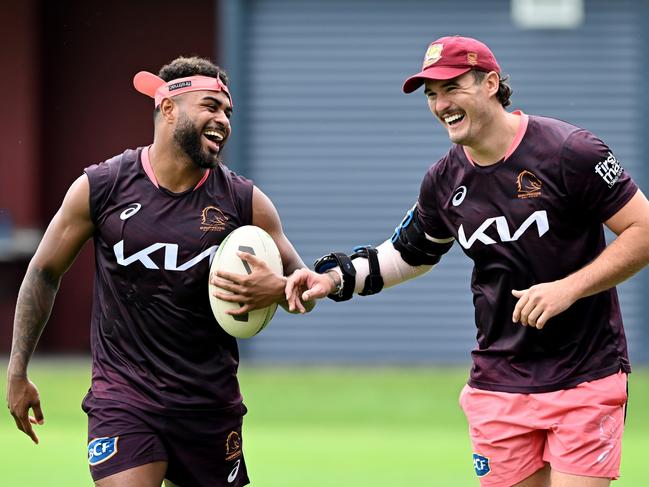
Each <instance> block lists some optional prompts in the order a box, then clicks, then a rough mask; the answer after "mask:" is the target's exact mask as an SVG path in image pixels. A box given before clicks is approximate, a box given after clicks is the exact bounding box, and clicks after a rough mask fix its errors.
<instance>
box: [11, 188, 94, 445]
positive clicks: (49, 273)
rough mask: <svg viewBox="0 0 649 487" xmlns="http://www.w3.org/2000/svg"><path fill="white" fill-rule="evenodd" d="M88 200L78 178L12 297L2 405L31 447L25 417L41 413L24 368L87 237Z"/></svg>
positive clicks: (39, 417)
mask: <svg viewBox="0 0 649 487" xmlns="http://www.w3.org/2000/svg"><path fill="white" fill-rule="evenodd" d="M88 196H89V184H88V178H87V177H86V176H85V175H83V176H81V177H80V178H79V179H77V180H76V181H75V182H74V183H73V184H72V186H71V187H70V189H69V190H68V193H67V195H66V196H65V198H64V200H63V204H62V205H61V208H60V209H59V211H58V212H57V213H56V215H55V216H54V218H53V219H52V221H51V222H50V225H49V226H48V228H47V231H46V232H45V235H44V236H43V240H42V241H41V243H40V245H39V246H38V249H37V250H36V253H35V254H34V257H33V258H32V260H31V262H30V263H29V266H28V268H27V273H26V275H25V278H24V279H23V282H22V285H21V286H20V291H19V292H18V301H17V303H16V313H15V317H14V330H13V340H12V346H11V354H10V357H9V366H8V369H7V403H8V406H9V410H10V411H11V414H12V415H13V416H14V419H15V420H16V425H17V426H18V428H19V429H20V430H22V431H24V432H25V433H26V434H27V435H29V436H30V437H31V438H32V439H33V440H34V442H36V443H37V442H38V438H37V437H36V435H35V433H34V432H33V430H32V428H31V425H30V422H29V420H28V416H27V414H28V410H29V408H30V407H31V408H33V409H34V413H35V416H36V421H37V422H42V413H41V411H40V402H39V398H38V391H37V390H36V388H35V387H34V385H33V384H32V383H31V382H29V380H28V379H27V366H28V364H29V361H30V359H31V356H32V354H33V353H34V349H35V348H36V343H37V342H38V339H39V337H40V335H41V332H42V331H43V328H44V327H45V324H46V323H47V320H48V318H49V316H50V312H51V311H52V305H53V304H54V297H55V296H56V292H57V290H58V288H59V283H60V281H61V277H62V276H63V274H64V273H65V271H67V269H68V268H69V267H70V265H71V264H72V262H73V261H74V259H75V257H76V256H77V254H78V253H79V250H80V249H81V247H82V245H83V244H84V242H85V241H86V240H88V238H89V237H90V235H92V232H93V228H94V227H93V224H92V221H91V220H90V209H89V200H88ZM32 422H34V419H32Z"/></svg>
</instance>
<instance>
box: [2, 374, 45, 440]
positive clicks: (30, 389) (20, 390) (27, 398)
mask: <svg viewBox="0 0 649 487" xmlns="http://www.w3.org/2000/svg"><path fill="white" fill-rule="evenodd" d="M7 407H8V408H9V412H10V413H11V415H12V416H13V417H14V421H15V422H16V427H17V428H18V429H19V430H20V431H22V432H23V433H25V434H26V435H27V436H29V437H30V438H31V439H32V441H33V442H34V443H36V444H38V436H36V433H35V432H34V429H33V428H32V425H33V424H39V425H41V424H43V422H44V417H43V411H42V410H41V400H40V397H39V395H38V389H37V388H36V386H35V385H34V384H33V383H32V382H31V381H30V380H29V379H28V378H27V377H8V378H7ZM30 409H32V411H33V412H34V416H29V410H30Z"/></svg>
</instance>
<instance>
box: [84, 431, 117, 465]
mask: <svg viewBox="0 0 649 487" xmlns="http://www.w3.org/2000/svg"><path fill="white" fill-rule="evenodd" d="M117 440H119V436H115V437H114V438H96V439H94V440H92V441H91V442H90V443H88V463H89V464H90V465H91V466H95V465H99V464H100V463H103V462H105V461H106V460H108V459H109V458H111V457H112V456H114V455H115V454H116V453H117Z"/></svg>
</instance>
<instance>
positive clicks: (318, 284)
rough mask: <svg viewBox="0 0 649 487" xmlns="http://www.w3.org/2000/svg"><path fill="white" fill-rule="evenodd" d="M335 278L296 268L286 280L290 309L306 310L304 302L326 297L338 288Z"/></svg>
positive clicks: (302, 311) (301, 311) (292, 310)
mask: <svg viewBox="0 0 649 487" xmlns="http://www.w3.org/2000/svg"><path fill="white" fill-rule="evenodd" d="M336 287H337V286H336V283H335V282H334V280H333V278H332V277H331V276H329V275H327V274H318V273H316V272H313V271H310V270H309V269H306V268H302V269H298V270H296V271H295V272H294V273H293V274H291V276H290V277H289V278H288V281H287V282H286V290H285V291H286V301H287V302H288V308H289V311H291V312H294V311H296V310H297V311H299V312H300V313H304V312H306V309H305V307H304V304H303V302H304V303H306V302H309V301H314V300H316V299H321V298H324V297H325V296H327V295H329V294H331V293H332V292H334V291H335V289H336Z"/></svg>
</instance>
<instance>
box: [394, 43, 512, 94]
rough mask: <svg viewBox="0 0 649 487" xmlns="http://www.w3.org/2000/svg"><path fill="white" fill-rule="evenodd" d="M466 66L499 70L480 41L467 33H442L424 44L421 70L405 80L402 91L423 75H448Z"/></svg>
mask: <svg viewBox="0 0 649 487" xmlns="http://www.w3.org/2000/svg"><path fill="white" fill-rule="evenodd" d="M470 69H478V70H480V71H487V72H489V71H495V72H497V73H498V74H500V66H498V62H497V61H496V58H495V57H494V55H493V53H492V52H491V50H489V48H488V47H487V46H486V45H484V44H483V43H482V42H480V41H478V40H476V39H472V38H470V37H460V36H449V37H442V38H440V39H437V40H436V41H434V42H433V43H432V44H431V45H430V46H428V49H427V50H426V55H425V56H424V63H423V65H422V67H421V72H419V73H417V74H415V75H412V76H411V77H410V78H408V79H407V80H406V82H405V83H404V84H403V92H404V93H412V92H413V91H415V90H416V89H417V88H419V87H420V86H421V85H423V84H424V82H425V81H426V80H427V79H451V78H455V77H456V76H460V75H461V74H464V73H466V72H467V71H469V70H470Z"/></svg>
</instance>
